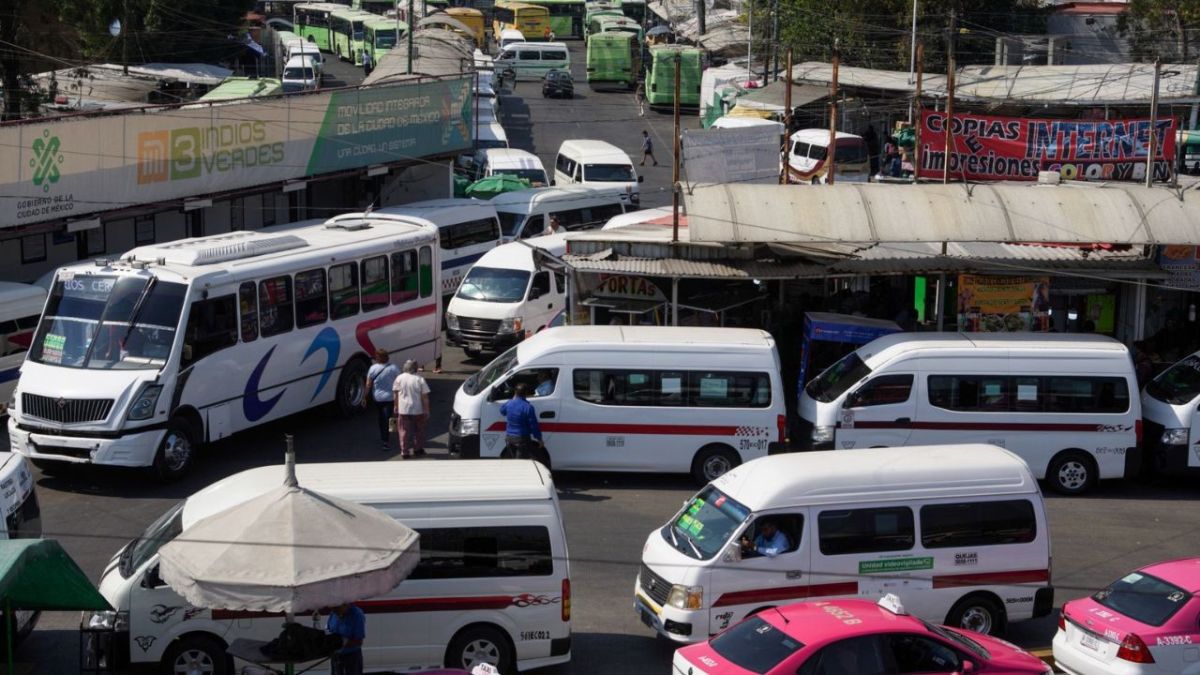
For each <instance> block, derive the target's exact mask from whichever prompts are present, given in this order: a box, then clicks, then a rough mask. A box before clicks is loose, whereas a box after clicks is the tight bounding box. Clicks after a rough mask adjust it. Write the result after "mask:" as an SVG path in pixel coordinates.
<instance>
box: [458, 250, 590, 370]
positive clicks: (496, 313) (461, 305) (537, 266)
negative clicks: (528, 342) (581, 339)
mask: <svg viewBox="0 0 1200 675" xmlns="http://www.w3.org/2000/svg"><path fill="white" fill-rule="evenodd" d="M566 249H567V243H566V241H565V240H564V239H563V237H562V235H550V236H545V237H534V238H533V239H527V240H525V241H523V242H509V243H507V244H503V245H501V246H498V247H496V248H494V249H492V250H490V251H488V252H487V253H484V254H483V256H482V257H481V258H479V260H478V261H477V262H476V263H475V264H474V265H473V266H472V267H471V269H470V270H468V271H467V276H466V277H465V278H463V280H462V283H460V284H459V286H458V291H457V292H456V293H455V294H454V297H453V298H451V299H450V304H448V305H447V306H446V339H447V341H449V342H450V343H452V344H456V345H458V346H460V347H462V348H463V350H464V351H465V352H466V353H467V356H470V357H472V358H474V357H476V356H479V354H480V353H481V352H484V351H493V352H500V351H504V350H505V349H507V348H509V347H511V346H512V345H514V344H516V343H518V342H520V341H521V340H524V339H525V338H526V337H528V336H530V335H533V334H534V333H536V332H538V331H540V330H542V329H543V328H545V327H546V326H547V325H549V323H550V321H551V320H552V319H553V318H554V316H555V315H556V314H558V313H560V312H562V311H563V310H564V309H566V306H567V281H566V276H565V275H564V274H562V273H561V272H558V271H551V270H550V269H547V268H546V267H544V266H543V265H542V260H541V259H540V255H539V252H545V253H548V254H550V255H551V256H561V255H562V254H563V253H565V252H566Z"/></svg>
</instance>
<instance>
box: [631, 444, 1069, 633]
mask: <svg viewBox="0 0 1200 675" xmlns="http://www.w3.org/2000/svg"><path fill="white" fill-rule="evenodd" d="M767 523H770V524H773V525H774V526H775V528H776V530H777V531H778V532H780V533H782V534H783V535H784V538H785V539H786V542H787V544H786V547H785V548H784V550H783V551H781V552H779V553H777V554H775V555H774V556H767V555H760V554H758V553H757V552H756V551H754V550H753V549H752V548H751V547H746V546H744V545H743V544H742V543H741V542H742V539H743V538H745V539H748V540H749V541H750V542H754V541H755V540H756V538H757V537H758V534H759V533H760V531H761V530H762V529H763V528H764V526H765V525H766V524H767ZM888 593H893V594H895V595H896V596H898V597H899V598H900V600H901V601H902V602H903V603H904V606H905V608H907V609H908V611H909V613H911V614H913V615H915V616H918V617H921V618H922V619H925V620H926V621H930V622H932V623H939V624H941V623H944V624H948V625H950V626H955V627H962V628H967V629H970V630H973V631H977V632H980V633H988V634H997V633H1002V632H1003V631H1004V629H1005V626H1006V625H1007V624H1008V623H1009V622H1010V621H1020V620H1023V619H1030V618H1036V617H1040V616H1045V615H1047V614H1049V613H1050V611H1051V610H1052V608H1053V606H1054V588H1053V587H1052V586H1051V585H1050V529H1049V526H1048V523H1047V522H1046V514H1045V508H1044V505H1043V503H1042V495H1041V493H1040V492H1039V491H1038V486H1037V482H1036V481H1035V480H1034V478H1033V475H1032V474H1031V473H1030V472H1029V467H1028V466H1026V464H1025V462H1024V461H1022V460H1021V458H1019V457H1017V456H1016V455H1014V454H1013V453H1011V452H1008V451H1006V450H1004V449H1002V448H997V447H994V446H989V445H943V446H936V447H911V448H881V449H876V450H863V451H861V452H859V453H856V454H855V455H854V456H846V453H839V452H802V453H796V454H788V455H779V456H774V457H766V458H763V459H758V460H755V461H753V462H748V463H746V464H744V465H742V466H740V467H738V468H736V469H734V470H732V471H730V472H728V473H726V474H725V475H723V476H721V477H720V478H718V479H717V480H715V481H713V482H712V483H711V484H710V485H708V486H707V487H705V488H704V489H703V490H701V491H700V492H699V493H697V494H696V496H695V497H693V498H692V499H690V500H689V501H687V502H685V503H684V506H683V508H682V509H681V510H679V511H678V512H677V513H676V514H675V515H674V516H672V517H671V519H670V520H668V521H667V522H666V524H664V525H663V526H662V527H661V528H659V529H657V530H654V531H653V532H651V533H650V536H649V537H647V538H646V544H645V546H644V547H643V548H642V566H641V569H640V571H639V572H638V577H637V581H636V582H635V583H634V602H633V605H634V611H635V613H637V615H638V617H639V618H640V619H641V621H642V622H643V623H645V624H646V625H647V626H649V627H651V628H653V629H654V630H655V631H656V632H658V634H660V635H663V636H665V637H667V638H670V639H671V640H674V641H676V642H698V641H701V640H706V639H708V637H709V635H712V634H714V633H718V632H720V631H721V630H723V629H725V628H727V627H728V626H731V625H733V624H735V623H737V622H738V621H740V620H741V619H742V618H744V617H745V616H747V615H748V614H752V613H755V612H759V611H762V610H764V609H768V608H771V607H775V606H778V605H784V604H788V603H791V602H796V601H799V600H831V599H834V598H864V599H875V598H880V597H882V596H884V595H886V594H888Z"/></svg>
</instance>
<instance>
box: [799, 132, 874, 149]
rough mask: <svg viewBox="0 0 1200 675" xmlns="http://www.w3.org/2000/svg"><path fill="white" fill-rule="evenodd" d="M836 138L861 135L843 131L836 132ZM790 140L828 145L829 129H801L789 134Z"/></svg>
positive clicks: (858, 137)
mask: <svg viewBox="0 0 1200 675" xmlns="http://www.w3.org/2000/svg"><path fill="white" fill-rule="evenodd" d="M837 137H838V140H841V139H843V138H857V139H859V140H862V136H859V135H858V134H848V133H846V132H844V131H839V132H837ZM791 140H793V141H802V142H804V143H811V144H815V145H822V146H825V145H829V130H828V129H801V130H800V131H797V132H796V133H794V134H792V135H791Z"/></svg>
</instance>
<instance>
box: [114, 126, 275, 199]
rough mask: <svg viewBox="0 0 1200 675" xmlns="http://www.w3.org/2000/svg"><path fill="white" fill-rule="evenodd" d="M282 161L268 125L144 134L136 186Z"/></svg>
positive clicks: (139, 140)
mask: <svg viewBox="0 0 1200 675" xmlns="http://www.w3.org/2000/svg"><path fill="white" fill-rule="evenodd" d="M283 158H284V145H283V143H282V142H275V143H272V142H270V141H269V139H268V138H267V132H266V123H265V122H258V121H244V122H229V123H225V124H218V125H214V126H208V127H183V128H180V129H170V130H161V131H143V132H141V133H139V134H138V136H137V182H138V185H145V184H147V183H159V182H162V181H167V180H173V181H174V180H187V179H189V178H199V177H201V176H205V175H208V174H213V173H223V172H226V171H231V170H234V169H247V168H252V167H255V166H265V165H268V164H277V163H279V162H282V161H283Z"/></svg>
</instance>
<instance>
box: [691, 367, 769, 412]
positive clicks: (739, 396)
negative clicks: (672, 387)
mask: <svg viewBox="0 0 1200 675" xmlns="http://www.w3.org/2000/svg"><path fill="white" fill-rule="evenodd" d="M688 388H689V389H691V392H692V405H693V406H698V407H702V408H766V407H767V406H769V405H771V378H770V377H769V376H768V375H767V374H766V373H733V372H702V371H692V373H691V377H690V378H689V387H688Z"/></svg>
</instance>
